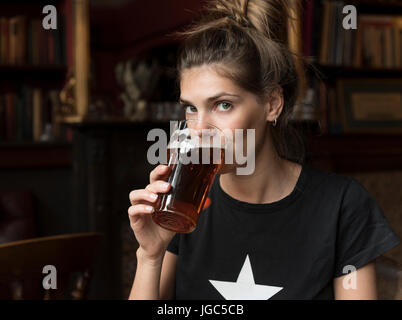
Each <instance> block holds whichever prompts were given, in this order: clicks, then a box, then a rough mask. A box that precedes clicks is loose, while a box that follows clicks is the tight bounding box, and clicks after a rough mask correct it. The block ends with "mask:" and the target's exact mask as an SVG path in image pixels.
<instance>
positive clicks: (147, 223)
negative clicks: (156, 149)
mask: <svg viewBox="0 0 402 320" xmlns="http://www.w3.org/2000/svg"><path fill="white" fill-rule="evenodd" d="M169 171H170V168H169V167H168V166H166V165H159V166H157V167H156V168H155V169H154V170H152V171H151V173H150V176H149V178H150V184H149V185H147V186H146V188H145V189H138V190H133V191H131V192H130V195H129V198H130V202H131V207H130V208H128V215H129V219H130V226H131V229H132V230H133V232H134V235H135V237H136V239H137V241H138V243H139V250H141V256H142V257H143V258H146V259H149V260H153V261H158V260H159V261H160V260H161V259H162V258H163V255H164V253H165V250H166V248H167V246H168V244H169V243H170V241H171V240H172V238H173V236H174V235H175V234H176V233H175V232H173V231H169V230H166V229H163V228H161V227H160V226H159V225H157V224H156V223H155V222H154V221H153V220H152V217H151V214H152V212H153V210H154V205H155V204H156V202H157V197H158V193H159V194H161V193H166V192H168V191H169V190H170V187H171V186H170V184H169V183H167V182H166V181H164V180H165V179H167V177H168V176H169V174H170V172H169ZM159 196H160V195H159Z"/></svg>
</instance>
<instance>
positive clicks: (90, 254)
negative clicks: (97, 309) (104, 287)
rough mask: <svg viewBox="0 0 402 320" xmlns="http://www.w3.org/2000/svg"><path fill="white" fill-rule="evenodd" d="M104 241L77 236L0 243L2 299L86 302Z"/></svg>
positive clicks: (93, 236) (97, 236)
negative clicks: (96, 261) (82, 300)
mask: <svg viewBox="0 0 402 320" xmlns="http://www.w3.org/2000/svg"><path fill="white" fill-rule="evenodd" d="M101 238H102V234H101V233H77V234H64V235H57V236H51V237H41V238H34V239H28V240H21V241H14V242H9V243H5V244H0V291H1V292H2V296H1V297H0V298H3V299H17V300H20V299H29V300H37V299H44V300H50V299H57V300H63V299H73V300H81V299H86V298H87V294H88V289H89V284H90V280H91V276H92V273H93V267H94V264H95V259H96V257H97V254H98V250H99V247H100V241H101ZM54 279H56V281H54ZM55 283H56V285H55ZM49 285H53V287H54V286H56V288H52V287H50V288H49Z"/></svg>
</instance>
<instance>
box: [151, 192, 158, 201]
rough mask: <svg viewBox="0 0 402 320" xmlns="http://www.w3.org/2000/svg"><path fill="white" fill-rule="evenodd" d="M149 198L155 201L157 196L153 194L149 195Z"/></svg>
mask: <svg viewBox="0 0 402 320" xmlns="http://www.w3.org/2000/svg"><path fill="white" fill-rule="evenodd" d="M149 197H150V198H151V199H152V200H156V199H157V198H158V196H157V195H156V194H154V193H152V194H150V195H149Z"/></svg>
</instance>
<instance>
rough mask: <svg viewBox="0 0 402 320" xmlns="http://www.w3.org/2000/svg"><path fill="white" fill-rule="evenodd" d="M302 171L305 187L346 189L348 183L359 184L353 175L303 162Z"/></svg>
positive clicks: (322, 189)
mask: <svg viewBox="0 0 402 320" xmlns="http://www.w3.org/2000/svg"><path fill="white" fill-rule="evenodd" d="M303 171H304V175H305V179H306V188H310V189H313V190H314V189H319V190H321V191H324V190H326V189H330V190H334V191H335V190H337V191H340V190H346V189H347V188H348V187H349V185H350V184H359V183H358V182H357V181H356V180H355V179H354V178H353V177H351V176H348V175H347V174H346V173H338V172H333V171H329V170H327V169H323V168H318V167H313V166H312V165H310V164H303Z"/></svg>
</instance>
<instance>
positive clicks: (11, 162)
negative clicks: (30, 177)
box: [0, 142, 72, 168]
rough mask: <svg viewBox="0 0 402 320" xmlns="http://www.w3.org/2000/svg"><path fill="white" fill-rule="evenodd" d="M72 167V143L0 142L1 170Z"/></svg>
mask: <svg viewBox="0 0 402 320" xmlns="http://www.w3.org/2000/svg"><path fill="white" fill-rule="evenodd" d="M71 165H72V145H71V143H66V142H0V168H22V167H24V168H30V167H36V168H37V167H69V166H71Z"/></svg>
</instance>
